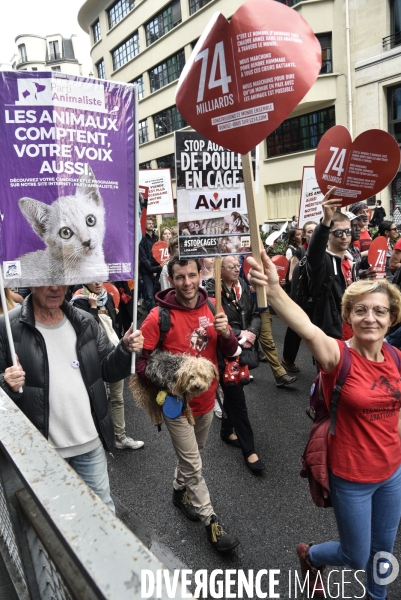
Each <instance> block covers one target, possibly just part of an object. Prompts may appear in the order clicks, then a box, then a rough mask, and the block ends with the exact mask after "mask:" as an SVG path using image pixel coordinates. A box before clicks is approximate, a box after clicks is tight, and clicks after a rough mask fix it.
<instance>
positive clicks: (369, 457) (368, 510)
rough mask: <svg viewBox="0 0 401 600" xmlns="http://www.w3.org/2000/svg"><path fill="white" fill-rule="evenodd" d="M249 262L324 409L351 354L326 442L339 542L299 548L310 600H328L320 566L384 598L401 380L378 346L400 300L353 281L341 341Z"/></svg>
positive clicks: (395, 519)
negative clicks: (346, 573) (297, 340)
mask: <svg viewBox="0 0 401 600" xmlns="http://www.w3.org/2000/svg"><path fill="white" fill-rule="evenodd" d="M247 260H248V262H249V263H250V264H251V266H252V268H251V271H250V282H251V285H252V286H253V287H256V285H261V286H264V287H265V288H266V293H267V300H268V302H269V303H270V304H271V306H272V307H273V308H274V310H275V311H276V313H277V315H278V316H279V317H280V318H281V319H282V320H283V321H284V322H285V323H287V325H288V326H289V327H291V328H292V329H293V330H294V331H296V332H297V333H298V334H299V335H300V336H301V337H302V339H303V340H304V341H305V343H306V345H307V346H308V348H309V350H310V351H311V352H312V354H313V355H314V356H315V357H316V359H317V360H318V361H319V368H320V371H321V373H322V387H323V393H324V397H325V400H326V404H327V408H328V410H330V399H331V396H332V393H333V388H334V385H335V383H336V382H337V379H338V375H339V370H340V367H341V363H342V360H343V354H344V344H345V343H346V344H347V346H348V347H349V352H350V355H351V367H350V370H349V374H348V376H347V378H346V380H345V383H344V385H343V387H342V391H341V395H340V398H339V402H338V414H337V422H336V430H335V435H330V434H329V440H328V441H329V445H328V468H329V482H330V496H331V500H332V504H333V508H334V514H335V516H336V520H337V527H338V533H339V537H340V541H339V542H333V541H329V542H324V543H320V544H316V545H312V544H307V543H301V544H299V545H298V548H297V552H298V556H299V560H300V564H301V569H302V574H303V577H304V578H306V577H308V586H309V590H310V592H313V590H314V593H312V595H309V596H308V597H311V598H313V597H315V598H317V597H327V596H326V594H325V590H324V588H323V587H322V585H323V583H322V578H321V572H322V570H323V568H324V566H325V565H336V566H340V565H345V566H347V567H349V568H351V569H365V570H366V587H367V596H366V598H367V599H368V600H384V599H385V598H388V597H387V595H386V593H387V588H386V585H384V583H385V581H384V580H385V578H386V577H388V575H389V568H390V564H389V561H388V560H387V561H384V560H383V557H385V558H389V557H388V555H383V554H381V555H380V554H378V553H383V552H384V553H392V551H393V544H394V540H395V536H396V533H397V529H398V525H399V521H400V515H401V467H400V465H401V441H400V433H399V430H400V418H399V413H400V405H401V380H400V372H399V367H398V365H397V364H396V363H395V360H394V357H396V358H397V356H396V354H394V353H393V352H390V351H389V349H388V347H386V345H385V344H384V345H383V341H384V337H385V335H386V333H387V331H388V329H389V327H390V326H391V325H393V324H394V323H398V322H399V321H400V320H401V294H400V292H399V291H398V289H397V288H396V287H395V286H393V285H391V284H390V283H388V281H386V280H383V279H382V280H377V281H375V280H373V281H358V282H355V283H352V284H351V285H350V286H349V287H348V288H347V289H346V291H345V293H344V296H343V302H342V317H343V319H344V320H345V321H346V322H347V323H349V325H350V326H351V327H352V330H353V337H351V339H349V340H348V341H347V342H342V341H341V340H337V339H334V338H330V337H328V336H327V335H326V334H325V333H323V331H322V330H321V329H319V328H318V327H316V326H315V325H313V324H312V323H311V321H310V320H309V318H308V316H307V315H306V314H305V313H304V311H303V310H302V309H301V308H300V307H299V306H298V305H297V304H295V303H294V302H293V301H292V300H291V299H290V298H289V297H288V296H287V294H286V293H285V292H284V291H283V290H282V288H281V286H280V284H279V279H278V276H277V271H276V268H275V266H274V264H273V263H272V262H271V260H270V259H269V258H268V256H267V255H266V253H265V252H263V253H262V264H263V268H262V267H261V266H259V265H258V264H257V263H256V261H255V260H254V259H252V258H248V259H247ZM396 352H398V354H399V356H400V357H401V353H400V352H399V351H396ZM397 362H398V361H397ZM308 573H309V575H307V574H308ZM380 580H381V581H380Z"/></svg>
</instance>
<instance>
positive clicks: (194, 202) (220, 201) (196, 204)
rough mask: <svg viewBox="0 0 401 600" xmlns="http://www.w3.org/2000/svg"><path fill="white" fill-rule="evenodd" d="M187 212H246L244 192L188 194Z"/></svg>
mask: <svg viewBox="0 0 401 600" xmlns="http://www.w3.org/2000/svg"><path fill="white" fill-rule="evenodd" d="M189 203H190V207H189V210H190V211H191V212H204V211H212V212H217V211H219V212H231V211H232V210H236V211H237V212H246V202H245V196H244V192H242V191H241V192H235V193H231V194H230V193H229V192H225V193H224V192H223V193H222V192H220V193H219V192H213V193H211V192H204V193H200V194H198V193H193V192H192V193H190V195H189Z"/></svg>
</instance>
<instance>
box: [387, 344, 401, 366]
mask: <svg viewBox="0 0 401 600" xmlns="http://www.w3.org/2000/svg"><path fill="white" fill-rule="evenodd" d="M383 346H384V347H385V348H386V350H388V352H389V354H390V356H391V358H392V359H393V361H394V364H395V366H396V367H397V369H398V370H399V371H401V359H400V355H399V354H398V352H397V350H396V349H395V348H394V346H392V345H391V344H389V343H388V342H383Z"/></svg>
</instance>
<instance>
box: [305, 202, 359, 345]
mask: <svg viewBox="0 0 401 600" xmlns="http://www.w3.org/2000/svg"><path fill="white" fill-rule="evenodd" d="M332 192H333V190H329V191H328V192H327V194H326V195H325V197H324V200H323V202H322V207H323V218H322V221H321V223H320V224H319V225H318V226H317V227H316V229H315V231H314V232H313V235H312V238H311V241H310V244H309V248H308V252H307V272H308V279H309V291H310V295H311V301H312V303H313V306H314V310H313V314H312V315H311V321H312V322H313V323H314V324H315V325H317V326H318V327H320V328H321V329H322V330H323V331H324V332H325V333H326V335H329V336H330V337H333V338H337V339H349V337H351V335H352V330H351V329H350V327H349V325H347V323H343V321H342V319H341V299H342V296H343V294H344V292H345V290H346V288H347V287H348V285H349V284H350V283H352V282H353V281H357V280H358V279H359V272H358V265H357V264H355V263H354V261H353V260H352V256H351V254H350V253H349V252H348V247H349V244H350V241H351V235H352V229H351V222H350V219H349V217H348V216H347V215H346V214H344V213H341V212H339V211H338V210H337V209H339V208H340V206H341V200H339V199H334V200H331V199H330V196H331V194H332Z"/></svg>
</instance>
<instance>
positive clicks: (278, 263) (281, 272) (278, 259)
mask: <svg viewBox="0 0 401 600" xmlns="http://www.w3.org/2000/svg"><path fill="white" fill-rule="evenodd" d="M272 262H274V265H275V267H276V269H277V275H278V276H279V280H280V285H282V284H283V283H284V282H285V276H286V275H287V271H288V268H289V266H290V263H289V262H288V260H287V259H286V257H285V256H283V255H282V254H276V256H273V257H272Z"/></svg>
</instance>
